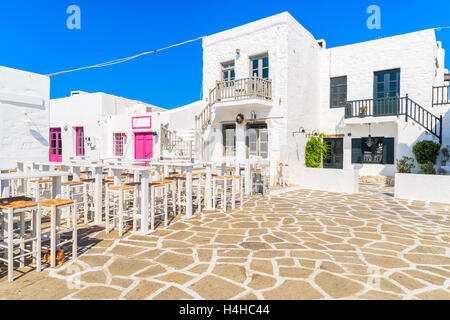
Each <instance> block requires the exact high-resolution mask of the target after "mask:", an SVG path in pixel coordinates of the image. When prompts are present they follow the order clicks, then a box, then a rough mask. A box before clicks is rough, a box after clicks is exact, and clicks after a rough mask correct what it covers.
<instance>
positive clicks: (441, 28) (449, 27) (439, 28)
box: [434, 26, 450, 31]
mask: <svg viewBox="0 0 450 320" xmlns="http://www.w3.org/2000/svg"><path fill="white" fill-rule="evenodd" d="M443 29H450V26H448V27H438V28H434V30H436V31H441V30H443Z"/></svg>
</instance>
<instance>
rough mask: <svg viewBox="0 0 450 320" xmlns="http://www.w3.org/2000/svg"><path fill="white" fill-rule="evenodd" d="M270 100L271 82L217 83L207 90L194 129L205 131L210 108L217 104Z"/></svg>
mask: <svg viewBox="0 0 450 320" xmlns="http://www.w3.org/2000/svg"><path fill="white" fill-rule="evenodd" d="M256 98H259V99H265V100H272V80H268V79H262V78H257V77H250V78H244V79H237V80H230V81H217V82H216V86H215V87H214V88H212V89H211V90H209V95H208V104H207V105H206V107H205V108H204V109H203V110H202V112H201V113H200V114H199V115H198V116H196V117H195V122H196V128H197V129H205V128H206V127H207V126H208V125H209V124H210V123H211V121H212V111H213V110H212V106H213V105H214V104H215V103H217V102H222V101H233V100H244V99H256Z"/></svg>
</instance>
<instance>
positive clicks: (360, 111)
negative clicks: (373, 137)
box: [345, 97, 406, 119]
mask: <svg viewBox="0 0 450 320" xmlns="http://www.w3.org/2000/svg"><path fill="white" fill-rule="evenodd" d="M405 100H406V98H397V97H393V98H383V99H362V100H353V101H347V104H346V106H345V118H346V119H349V118H358V117H359V118H364V117H381V116H398V115H401V114H404V110H405Z"/></svg>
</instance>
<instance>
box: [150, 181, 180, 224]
mask: <svg viewBox="0 0 450 320" xmlns="http://www.w3.org/2000/svg"><path fill="white" fill-rule="evenodd" d="M176 197H177V188H176V182H175V180H173V179H165V180H156V181H152V182H151V183H150V215H151V221H150V229H151V230H152V231H153V230H155V220H156V218H157V217H160V216H163V220H164V226H165V227H167V226H168V225H169V206H170V207H171V208H172V210H171V211H172V216H173V217H175V215H176V213H177V211H176V204H177V199H176ZM169 198H170V199H171V201H170V203H169ZM158 205H159V206H158ZM157 209H162V210H158V211H161V213H159V214H157V213H156V211H157Z"/></svg>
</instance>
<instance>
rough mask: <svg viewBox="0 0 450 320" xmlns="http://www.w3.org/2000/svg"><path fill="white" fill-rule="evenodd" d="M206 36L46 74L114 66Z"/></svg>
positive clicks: (55, 74) (52, 74)
mask: <svg viewBox="0 0 450 320" xmlns="http://www.w3.org/2000/svg"><path fill="white" fill-rule="evenodd" d="M205 37H206V36H202V37H198V38H196V39H192V40H188V41H184V42H180V43H177V44H173V45H171V46H168V47H164V48H161V49H156V50H152V51H147V52H142V53H139V54H136V55H134V56H131V57H126V58H121V59H116V60H111V61H107V62H102V63H98V64H94V65H92V66H87V67H82V68H77V69H72V70H66V71H60V72H55V73H51V74H47V75H46V76H48V77H53V76H57V75H60V74H64V73H69V72H75V71H80V70H85V69H92V68H103V67H108V66H112V65H115V64H119V63H123V62H127V61H130V60H133V59H136V58H139V57H141V56H144V55H147V54H150V53H156V52H159V51H163V50H167V49H170V48H173V47H178V46H181V45H183V44H187V43H190V42H194V41H198V40H200V39H203V38H205Z"/></svg>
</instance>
